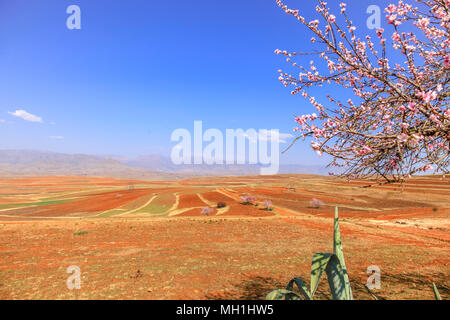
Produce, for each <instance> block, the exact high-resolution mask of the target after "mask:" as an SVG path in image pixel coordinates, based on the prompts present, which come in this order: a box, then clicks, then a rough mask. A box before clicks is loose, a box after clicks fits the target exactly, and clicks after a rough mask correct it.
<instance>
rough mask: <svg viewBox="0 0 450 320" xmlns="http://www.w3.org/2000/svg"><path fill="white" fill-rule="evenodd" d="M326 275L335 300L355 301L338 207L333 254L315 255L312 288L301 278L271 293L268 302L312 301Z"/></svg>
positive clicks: (335, 218) (312, 267) (335, 217)
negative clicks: (346, 265)
mask: <svg viewBox="0 0 450 320" xmlns="http://www.w3.org/2000/svg"><path fill="white" fill-rule="evenodd" d="M324 272H325V273H326V275H327V278H328V284H329V286H330V292H331V296H332V298H333V300H353V295H352V289H351V287H350V280H349V278H348V273H347V268H346V267H345V260H344V251H343V249H342V242H341V234H340V231H339V215H338V207H337V206H336V210H335V215H334V241H333V253H315V254H314V256H313V260H312V264H311V283H310V288H308V286H307V285H306V283H305V282H304V281H303V280H302V279H301V278H294V279H292V280H291V281H289V284H288V285H287V287H286V289H278V290H274V291H272V292H270V293H269V294H268V295H267V297H266V299H267V300H301V299H306V300H312V299H314V294H315V293H316V290H317V287H318V286H319V282H320V280H321V278H322V276H323V273H324ZM294 284H295V285H296V286H297V288H298V290H299V291H300V293H301V296H300V295H298V294H297V293H295V292H294V291H293V289H294Z"/></svg>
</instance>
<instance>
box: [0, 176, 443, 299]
mask: <svg viewBox="0 0 450 320" xmlns="http://www.w3.org/2000/svg"><path fill="white" fill-rule="evenodd" d="M368 183H371V182H368V181H353V182H344V181H342V180H338V179H336V178H328V177H319V176H308V175H280V176H270V177H261V176H251V177H218V178H211V177H208V178H196V179H186V180H180V181H140V180H137V181H136V180H121V179H110V178H93V177H29V178H14V177H13V178H11V177H4V178H0V228H1V231H2V232H1V233H0V257H1V259H0V298H13V299H22V298H25V299H27V298H31V299H52V298H70V299H86V298H98V299H110V298H136V299H147V298H151V299H152V298H153V299H167V298H171V299H185V298H186V299H204V298H210V299H221V298H230V299H241V298H242V299H249V298H250V299H259V298H263V297H264V295H265V293H267V292H268V291H270V289H272V288H273V287H280V286H282V284H283V283H285V282H286V281H287V280H289V279H290V278H291V277H292V276H303V277H305V276H307V275H308V273H309V271H308V269H309V263H310V258H311V255H312V253H313V252H316V251H329V248H330V247H331V234H332V223H331V217H332V216H333V210H334V206H335V205H338V206H339V211H340V217H341V222H342V230H341V232H342V237H343V241H344V246H345V253H346V255H347V259H348V268H349V272H350V276H351V278H352V279H353V281H354V286H355V292H356V297H357V298H368V297H369V296H368V295H367V292H366V291H365V289H364V287H363V286H362V285H363V284H364V283H365V282H364V281H365V279H367V275H366V273H365V270H366V268H367V267H368V266H369V265H374V264H375V265H379V266H380V267H381V269H382V271H383V274H382V281H383V282H382V283H383V286H382V289H381V290H380V291H379V292H378V293H379V294H380V295H381V296H382V297H385V298H390V299H392V298H394V299H398V298H401V299H413V298H432V291H431V290H430V288H429V283H430V281H435V282H437V283H438V287H439V289H440V291H441V294H442V295H443V296H444V297H446V298H448V297H449V293H450V283H449V280H448V274H449V270H450V267H449V266H450V258H449V257H450V246H449V243H450V215H449V213H450V202H449V199H450V184H449V182H448V180H445V179H441V178H440V177H417V178H413V179H411V180H410V181H408V182H407V183H405V184H403V185H383V186H374V187H371V188H363V186H366V185H367V184H368ZM242 196H254V197H256V201H255V202H254V203H253V204H243V203H242V199H241V197H242ZM313 199H317V200H316V203H320V205H314V201H313V202H312V200H313ZM264 200H270V201H271V202H272V203H273V206H274V210H273V211H268V210H265V209H264V208H263V201H264ZM219 202H224V203H225V204H226V205H225V207H222V208H218V207H217V204H218V203H219ZM205 207H209V208H210V210H209V213H208V214H207V215H206V214H204V213H202V210H203V209H204V208H205ZM69 265H78V266H80V268H81V269H82V270H83V274H84V276H85V278H83V279H84V280H83V283H84V286H83V288H82V289H81V290H80V291H76V292H75V291H69V290H67V288H66V287H65V279H66V278H67V274H66V273H65V269H66V268H67V266H69ZM138 271H139V272H138ZM136 275H138V276H136ZM175 278H176V279H181V280H180V282H179V283H177V285H176V286H175V287H174V286H173V285H171V283H172V284H173V281H174V279H175ZM320 295H322V297H324V298H327V297H328V296H327V293H326V288H322V289H321V291H320Z"/></svg>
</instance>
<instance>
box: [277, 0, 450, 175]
mask: <svg viewBox="0 0 450 320" xmlns="http://www.w3.org/2000/svg"><path fill="white" fill-rule="evenodd" d="M277 4H278V5H279V6H280V7H281V8H282V9H283V10H284V11H285V12H286V13H287V14H289V15H292V16H294V17H295V18H296V19H297V20H298V21H299V22H300V23H302V24H303V25H304V26H305V27H306V28H307V29H309V31H310V32H311V33H312V36H313V37H312V38H311V42H313V43H314V45H313V46H314V47H316V48H317V50H313V51H312V52H302V53H298V52H286V51H282V50H279V49H277V50H275V53H276V54H279V55H284V56H286V60H287V62H289V63H290V64H291V65H292V67H293V68H296V69H295V70H297V71H296V73H295V75H293V73H292V72H289V73H287V72H284V71H282V70H279V74H280V77H279V80H280V81H281V82H282V83H283V85H284V86H292V92H291V93H292V94H301V95H302V96H303V97H304V98H306V99H308V100H309V102H310V103H311V104H312V105H313V106H314V107H315V109H316V110H317V113H312V114H307V115H302V116H298V117H296V118H295V121H296V122H297V124H298V125H297V127H296V128H295V129H294V130H295V131H297V132H298V133H299V135H298V136H297V137H296V139H295V140H294V142H293V143H295V142H296V141H297V140H299V139H306V138H311V140H312V141H311V146H312V148H313V149H314V150H315V151H316V152H317V153H318V154H319V155H322V153H326V154H329V155H331V156H332V159H333V160H332V161H331V163H330V166H336V167H342V169H341V170H342V175H344V176H346V177H348V178H362V177H374V176H375V177H378V178H384V179H385V180H386V181H387V182H392V181H402V180H404V179H405V178H407V177H410V176H411V175H412V174H414V173H418V172H424V171H425V172H430V173H443V174H445V173H447V172H448V168H449V143H450V109H449V105H448V102H449V96H450V90H449V77H450V50H449V48H450V39H449V28H450V0H416V4H415V5H417V7H415V6H412V5H410V4H407V3H405V2H403V1H399V2H398V4H391V5H389V6H388V7H387V8H386V9H385V12H386V19H387V24H388V26H389V35H388V30H384V29H377V30H376V35H375V34H374V39H372V37H371V36H370V35H367V36H365V38H363V39H362V38H360V37H358V36H357V31H356V26H354V25H353V23H352V22H351V20H350V18H349V17H348V16H347V14H346V4H345V3H341V4H340V15H339V14H338V13H336V15H334V14H332V12H331V10H330V8H329V7H327V3H326V2H324V1H321V0H319V1H318V5H317V6H316V11H317V13H318V16H319V19H320V21H319V20H312V21H307V20H306V18H304V17H303V16H302V15H301V14H300V12H299V10H292V9H289V8H288V7H287V6H286V5H285V4H284V3H283V2H282V1H281V0H277ZM338 21H341V23H338ZM374 33H375V32H374ZM305 55H310V56H313V57H317V59H318V61H319V62H314V61H313V60H311V62H310V65H309V66H301V65H299V64H297V62H296V61H295V60H296V58H297V59H299V58H300V56H305ZM319 64H321V65H319ZM315 86H327V90H326V91H327V92H331V91H333V88H340V91H343V92H348V93H349V94H350V95H351V97H350V98H349V99H348V100H346V101H340V100H339V99H337V98H336V97H333V96H332V95H326V98H325V97H323V99H324V101H319V100H318V99H316V98H315V97H313V96H312V95H311V94H310V93H309V91H310V90H309V89H310V88H311V87H315ZM345 90H347V91H345ZM291 146H292V145H291Z"/></svg>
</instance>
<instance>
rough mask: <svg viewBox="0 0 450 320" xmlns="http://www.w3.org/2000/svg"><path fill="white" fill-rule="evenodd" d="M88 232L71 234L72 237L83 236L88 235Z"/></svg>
mask: <svg viewBox="0 0 450 320" xmlns="http://www.w3.org/2000/svg"><path fill="white" fill-rule="evenodd" d="M88 233H89V232H87V231H77V232H74V233H73V235H74V236H84V235H85V234H88Z"/></svg>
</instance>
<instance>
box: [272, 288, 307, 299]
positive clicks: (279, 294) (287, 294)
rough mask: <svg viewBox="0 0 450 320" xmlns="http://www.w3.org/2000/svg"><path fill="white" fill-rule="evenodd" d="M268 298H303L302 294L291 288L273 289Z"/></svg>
mask: <svg viewBox="0 0 450 320" xmlns="http://www.w3.org/2000/svg"><path fill="white" fill-rule="evenodd" d="M266 300H301V298H300V296H299V295H298V294H296V293H295V292H292V291H290V290H284V289H278V290H273V291H271V292H270V293H269V294H268V295H267V296H266Z"/></svg>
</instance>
